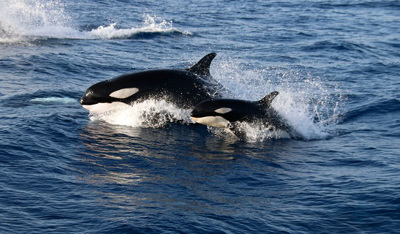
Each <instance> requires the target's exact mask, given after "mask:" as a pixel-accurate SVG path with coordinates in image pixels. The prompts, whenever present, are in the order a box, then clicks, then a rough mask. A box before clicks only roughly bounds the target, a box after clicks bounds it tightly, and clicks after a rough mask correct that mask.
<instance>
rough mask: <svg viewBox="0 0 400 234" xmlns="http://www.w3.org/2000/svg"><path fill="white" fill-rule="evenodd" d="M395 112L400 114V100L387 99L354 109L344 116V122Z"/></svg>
mask: <svg viewBox="0 0 400 234" xmlns="http://www.w3.org/2000/svg"><path fill="white" fill-rule="evenodd" d="M393 112H400V100H398V99H386V100H380V101H377V102H373V103H368V104H365V105H362V106H359V107H355V108H352V109H350V110H349V111H348V112H347V113H346V114H345V115H344V118H343V120H344V121H353V120H356V119H358V118H363V117H367V116H370V115H376V116H378V115H385V114H389V113H393Z"/></svg>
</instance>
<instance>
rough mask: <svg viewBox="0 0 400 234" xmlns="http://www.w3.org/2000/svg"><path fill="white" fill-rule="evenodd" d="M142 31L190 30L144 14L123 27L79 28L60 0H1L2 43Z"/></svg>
mask: <svg viewBox="0 0 400 234" xmlns="http://www.w3.org/2000/svg"><path fill="white" fill-rule="evenodd" d="M141 33H161V34H171V33H179V34H183V35H191V33H190V32H187V31H182V30H179V29H177V28H175V27H174V26H173V24H172V22H168V21H166V20H163V19H160V18H159V17H157V16H155V15H153V16H152V15H149V14H144V15H143V23H142V25H137V26H133V27H130V28H120V27H118V26H117V23H111V24H109V25H102V26H99V27H98V28H95V29H92V30H90V31H81V30H78V29H77V27H75V26H74V25H73V23H72V19H71V18H70V17H69V16H68V14H67V13H66V11H65V6H64V4H63V3H62V2H61V1H57V0H46V1H45V0H2V1H0V43H26V42H30V41H33V40H36V39H48V38H56V39H89V40H93V39H121V38H122V39H123V38H131V37H134V36H135V35H138V34H141Z"/></svg>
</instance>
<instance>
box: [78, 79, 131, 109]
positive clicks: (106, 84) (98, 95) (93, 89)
mask: <svg viewBox="0 0 400 234" xmlns="http://www.w3.org/2000/svg"><path fill="white" fill-rule="evenodd" d="M137 92H139V89H138V88H136V87H121V85H118V84H117V83H116V82H115V80H106V81H101V82H99V83H96V84H94V85H92V86H90V87H89V88H88V89H87V90H86V92H85V94H84V95H83V96H82V98H81V100H80V103H81V105H82V107H83V108H85V109H87V110H89V111H90V113H92V114H101V113H103V112H107V111H109V110H112V109H115V108H116V107H119V106H121V105H128V104H129V103H130V102H131V101H132V96H134V95H135V94H136V93H137Z"/></svg>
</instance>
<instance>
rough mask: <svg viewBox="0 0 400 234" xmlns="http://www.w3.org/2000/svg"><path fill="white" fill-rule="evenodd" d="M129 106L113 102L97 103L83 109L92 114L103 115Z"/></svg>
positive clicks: (84, 106)
mask: <svg viewBox="0 0 400 234" xmlns="http://www.w3.org/2000/svg"><path fill="white" fill-rule="evenodd" d="M126 106H129V105H128V104H125V103H123V102H112V103H97V104H94V105H82V107H83V108H85V109H86V110H88V111H90V113H91V114H95V115H98V114H101V113H104V112H107V111H111V110H115V109H118V108H121V107H126Z"/></svg>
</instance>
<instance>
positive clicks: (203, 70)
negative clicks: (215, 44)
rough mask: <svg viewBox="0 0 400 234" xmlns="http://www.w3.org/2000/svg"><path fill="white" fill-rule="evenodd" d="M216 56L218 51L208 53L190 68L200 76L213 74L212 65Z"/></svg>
mask: <svg viewBox="0 0 400 234" xmlns="http://www.w3.org/2000/svg"><path fill="white" fill-rule="evenodd" d="M215 56H217V54H216V53H210V54H207V55H206V56H204V57H203V58H202V59H200V61H199V62H197V63H196V64H195V65H194V66H193V67H191V68H189V69H188V70H189V71H191V72H193V73H195V74H197V75H200V76H211V75H210V65H211V62H212V60H213V59H214V58H215Z"/></svg>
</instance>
